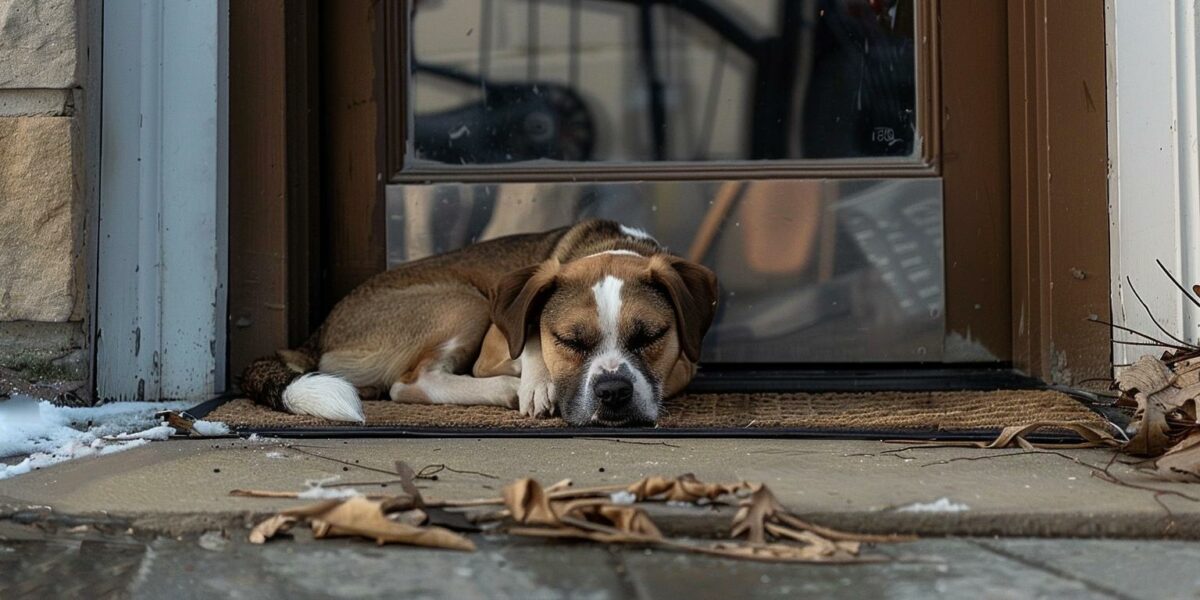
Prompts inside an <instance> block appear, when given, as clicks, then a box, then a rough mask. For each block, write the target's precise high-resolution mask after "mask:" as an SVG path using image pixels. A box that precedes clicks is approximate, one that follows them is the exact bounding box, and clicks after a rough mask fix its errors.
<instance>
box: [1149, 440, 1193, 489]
mask: <svg viewBox="0 0 1200 600" xmlns="http://www.w3.org/2000/svg"><path fill="white" fill-rule="evenodd" d="M1154 474H1155V475H1156V476H1158V477H1160V478H1162V479H1168V480H1171V481H1184V482H1200V432H1193V433H1192V434H1191V435H1189V436H1187V437H1185V438H1183V440H1182V441H1180V442H1179V443H1178V444H1175V445H1174V446H1171V448H1170V449H1169V450H1167V451H1166V453H1164V454H1163V455H1162V456H1160V457H1158V459H1157V460H1155V461H1154Z"/></svg>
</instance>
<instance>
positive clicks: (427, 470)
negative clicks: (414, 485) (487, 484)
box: [415, 463, 500, 479]
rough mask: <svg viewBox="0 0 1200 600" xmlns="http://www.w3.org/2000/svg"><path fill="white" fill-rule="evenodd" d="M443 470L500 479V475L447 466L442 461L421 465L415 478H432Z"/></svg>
mask: <svg viewBox="0 0 1200 600" xmlns="http://www.w3.org/2000/svg"><path fill="white" fill-rule="evenodd" d="M442 471H450V472H451V473H459V474H462V475H478V476H480V477H487V478H488V479H500V478H499V477H497V476H495V475H492V474H491V473H483V472H480V471H469V470H466V469H455V468H454V467H447V466H446V465H444V464H440V463H439V464H434V465H425V466H424V467H421V470H420V471H417V474H416V476H415V478H416V479H432V478H433V476H434V475H437V474H438V473H441V472H442Z"/></svg>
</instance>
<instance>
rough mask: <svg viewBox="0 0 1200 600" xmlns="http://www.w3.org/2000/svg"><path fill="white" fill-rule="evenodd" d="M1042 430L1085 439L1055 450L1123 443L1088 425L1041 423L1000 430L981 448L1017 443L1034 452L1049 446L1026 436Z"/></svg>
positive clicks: (1000, 446)
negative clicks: (1054, 430)
mask: <svg viewBox="0 0 1200 600" xmlns="http://www.w3.org/2000/svg"><path fill="white" fill-rule="evenodd" d="M1042 429H1060V430H1061V429H1066V430H1068V431H1071V432H1074V433H1075V434H1077V435H1078V436H1079V437H1081V438H1083V442H1080V443H1078V444H1053V446H1054V447H1055V448H1064V447H1072V448H1093V447H1097V446H1118V445H1120V444H1121V443H1122V442H1121V441H1120V440H1118V439H1117V438H1115V437H1113V435H1112V433H1109V432H1108V431H1105V430H1103V429H1101V428H1099V427H1095V426H1092V425H1088V424H1086V423H1063V422H1058V421H1039V422H1037V423H1030V424H1028V425H1017V426H1013V427H1005V428H1004V429H1002V430H1000V435H998V436H996V439H994V440H992V441H991V442H988V443H987V444H985V445H983V446H981V447H982V448H988V449H997V448H1011V447H1012V445H1013V444H1014V443H1015V444H1016V445H1017V446H1020V447H1021V448H1024V449H1026V450H1034V449H1037V448H1039V447H1042V446H1047V444H1037V443H1033V442H1030V441H1029V440H1027V439H1025V436H1027V435H1029V434H1032V433H1036V432H1038V431H1040V430H1042Z"/></svg>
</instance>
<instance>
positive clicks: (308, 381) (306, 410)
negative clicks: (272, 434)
mask: <svg viewBox="0 0 1200 600" xmlns="http://www.w3.org/2000/svg"><path fill="white" fill-rule="evenodd" d="M283 407H284V408H286V409H287V410H288V412H290V413H293V414H297V415H312V416H314V417H321V418H322V419H329V420H330V421H356V422H358V423H362V422H363V421H365V420H366V418H364V417H363V410H362V401H360V400H359V398H358V390H356V389H354V386H353V385H351V384H350V382H349V381H346V380H345V379H342V378H341V377H337V376H335V375H328V374H325V373H308V374H307V375H301V376H300V377H297V378H296V379H295V380H294V381H292V382H291V383H290V384H288V386H287V387H286V388H284V390H283Z"/></svg>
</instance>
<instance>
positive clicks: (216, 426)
mask: <svg viewBox="0 0 1200 600" xmlns="http://www.w3.org/2000/svg"><path fill="white" fill-rule="evenodd" d="M192 429H195V430H196V433H198V434H200V435H229V426H228V425H226V424H224V423H220V422H217V421H195V422H193V423H192Z"/></svg>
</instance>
